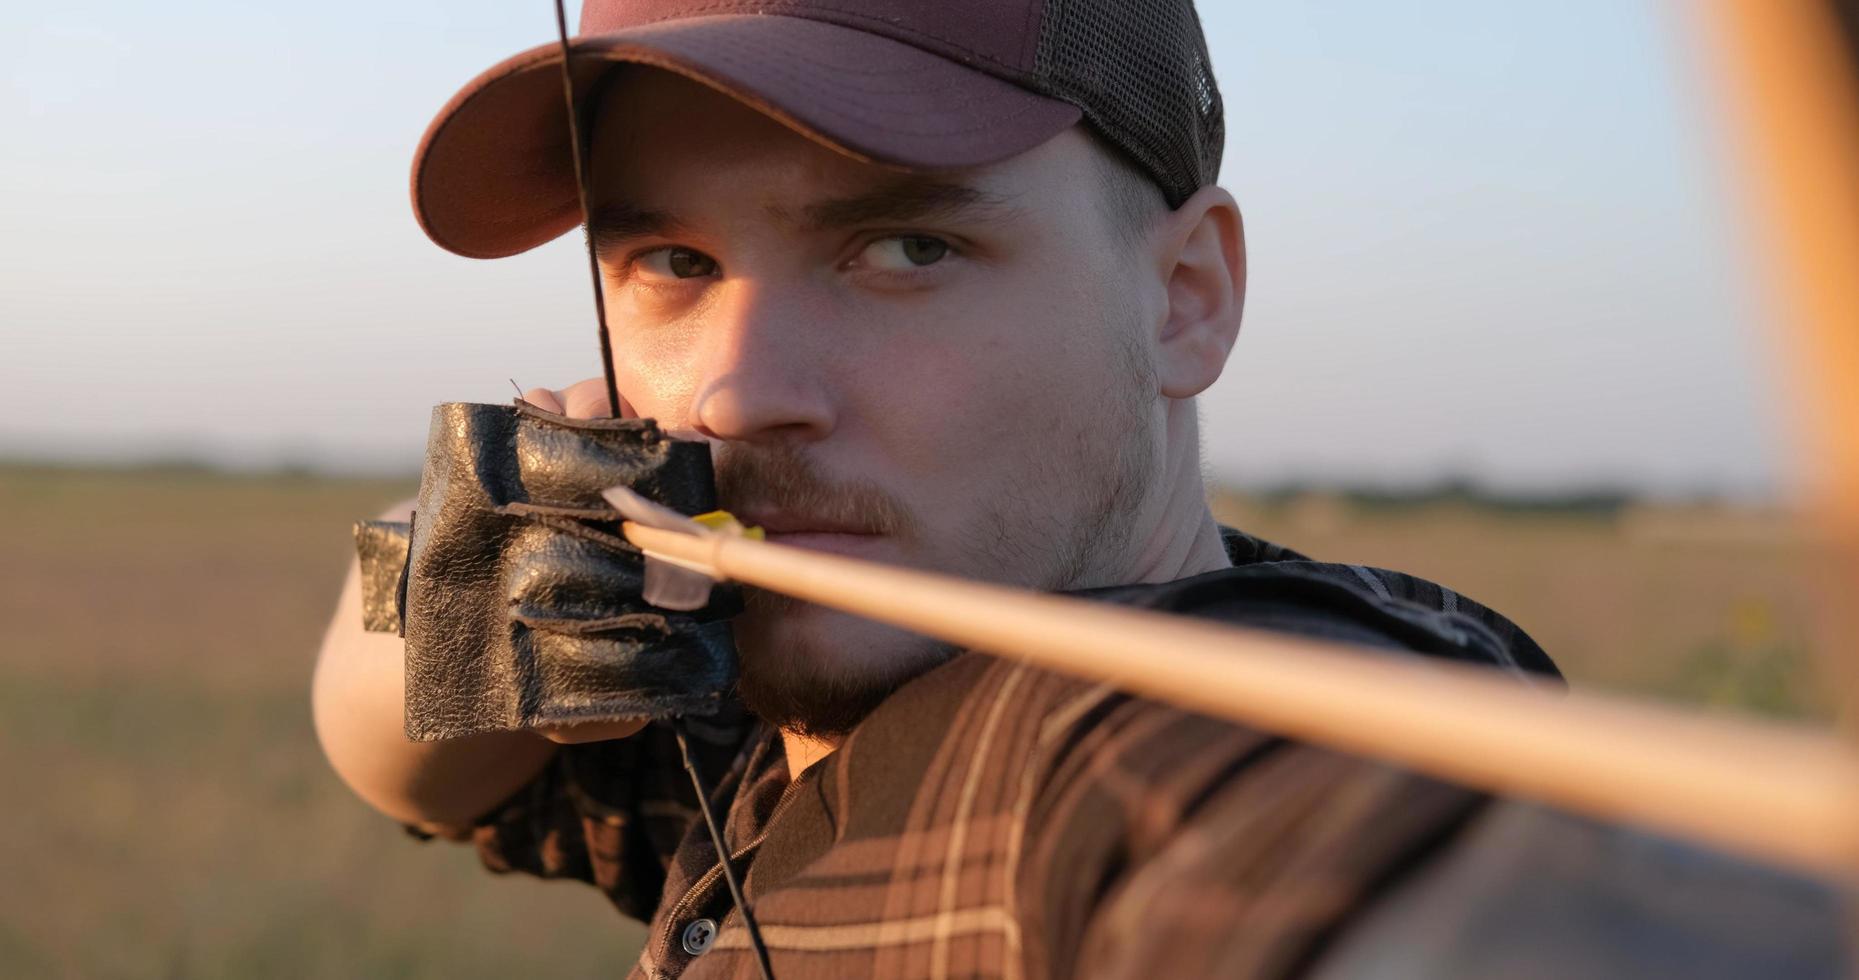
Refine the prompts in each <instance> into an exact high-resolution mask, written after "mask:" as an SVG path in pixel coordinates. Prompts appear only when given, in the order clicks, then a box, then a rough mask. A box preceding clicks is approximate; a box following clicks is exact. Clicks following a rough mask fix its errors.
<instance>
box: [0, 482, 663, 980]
mask: <svg viewBox="0 0 1859 980" xmlns="http://www.w3.org/2000/svg"><path fill="white" fill-rule="evenodd" d="M412 489H413V488H412V486H411V485H410V484H409V483H406V482H399V481H361V480H326V479H316V478H310V477H299V478H291V477H232V476H225V475H216V474H211V473H203V472H189V471H185V470H175V471H155V472H149V471H143V472H123V473H111V472H82V471H61V470H48V469H30V468H21V467H0V556H4V558H5V560H4V561H0V784H3V785H5V786H6V787H7V796H8V798H9V801H10V802H9V804H8V805H6V806H0V867H4V869H5V875H6V879H7V881H6V885H5V887H0V977H7V978H15V977H37V976H72V977H78V976H82V977H241V978H244V977H273V976H276V977H345V978H347V977H460V978H465V977H501V978H508V977H512V976H530V975H538V974H545V975H553V976H561V977H584V976H618V975H623V974H624V973H625V972H626V970H627V969H628V968H629V967H630V966H631V964H632V961H633V958H634V956H635V951H636V949H637V944H638V942H639V936H640V930H639V928H638V927H637V926H635V925H633V924H631V923H629V922H627V921H625V920H623V919H621V918H620V917H619V916H618V915H617V914H616V913H614V912H613V910H612V909H611V907H609V906H608V905H607V904H606V902H605V901H604V900H603V899H602V898H601V897H600V896H599V894H598V893H596V892H595V891H594V890H593V889H591V888H587V887H585V886H581V885H576V884H567V883H545V882H538V881H534V880H529V879H522V878H516V877H509V878H494V877H492V876H490V875H488V874H486V873H485V872H483V871H482V870H481V869H480V868H479V866H478V865H477V863H476V859H475V857H474V856H473V854H472V853H471V852H470V851H469V849H467V848H462V847H456V846H451V845H445V844H440V843H433V844H426V845H420V844H416V843H415V842H413V841H412V840H410V839H409V838H407V837H406V836H405V835H404V834H402V833H401V831H400V830H399V828H397V827H396V826H395V825H394V824H392V823H391V822H389V821H388V820H386V819H385V818H382V817H379V816H376V815H375V814H374V813H373V812H372V811H369V810H368V809H367V808H365V807H364V806H363V805H362V804H361V803H359V802H358V801H357V800H356V799H355V798H354V797H353V796H352V795H350V794H349V792H348V791H347V790H346V789H345V788H344V787H343V786H342V785H341V784H340V783H339V782H338V781H337V780H336V778H335V777H334V776H333V775H332V774H331V773H330V771H329V769H328V767H327V766H326V765H325V764H324V763H323V761H322V758H321V755H320V753H319V751H318V749H317V747H316V743H315V737H314V735H313V734H312V732H311V729H310V717H309V697H308V692H309V687H308V685H309V675H310V668H311V663H312V660H313V657H314V654H315V649H316V645H317V643H318V641H319V639H320V636H321V632H322V628H323V625H324V623H325V622H326V621H327V619H328V615H329V610H330V608H331V606H332V604H333V602H334V601H335V596H336V590H337V588H338V586H339V585H340V578H341V574H342V571H343V568H344V567H345V563H346V562H347V561H348V548H349V545H348V541H349V537H348V527H349V524H350V522H352V521H354V520H355V519H356V518H359V517H364V516H373V515H374V514H375V513H376V512H378V511H379V510H380V509H381V508H383V507H384V506H386V505H387V504H389V503H391V502H393V501H394V500H397V499H402V498H405V497H407V496H409V495H410V494H411V492H412Z"/></svg>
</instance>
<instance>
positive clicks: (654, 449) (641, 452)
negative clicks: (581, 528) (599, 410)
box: [511, 405, 716, 514]
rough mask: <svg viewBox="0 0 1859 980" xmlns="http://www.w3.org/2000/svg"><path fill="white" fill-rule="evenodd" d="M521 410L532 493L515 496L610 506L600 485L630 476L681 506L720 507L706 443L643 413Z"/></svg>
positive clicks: (526, 480)
mask: <svg viewBox="0 0 1859 980" xmlns="http://www.w3.org/2000/svg"><path fill="white" fill-rule="evenodd" d="M570 407H571V408H572V407H573V406H572V405H571V406H570ZM515 412H516V419H515V423H516V425H515V433H514V437H515V439H514V446H515V461H516V465H517V469H518V472H519V477H520V480H521V483H522V485H523V487H524V489H525V491H526V493H527V496H526V497H523V498H511V499H526V500H528V501H530V502H533V503H541V504H560V505H566V506H573V507H592V508H598V509H601V510H607V509H608V508H607V505H606V502H605V501H604V500H602V499H601V497H600V492H601V491H602V490H605V489H606V488H608V487H611V486H615V485H621V484H623V485H625V486H628V487H632V488H633V489H634V490H637V491H638V492H640V493H642V494H644V495H646V496H647V497H650V498H651V499H653V500H656V501H658V502H660V503H663V504H664V505H665V506H667V507H670V508H672V509H673V510H677V511H679V512H680V513H685V514H701V513H703V512H704V511H708V510H715V509H716V488H715V486H714V484H713V481H714V476H713V474H712V471H711V466H710V447H709V446H708V445H706V444H704V443H698V442H685V441H681V440H675V439H669V438H667V437H666V436H665V435H664V433H662V432H660V431H659V429H658V426H657V425H655V424H654V423H652V422H651V421H649V420H643V419H610V418H607V419H586V420H581V419H573V418H568V417H566V416H562V415H556V414H553V413H549V412H546V411H543V410H541V409H538V408H534V407H531V406H527V405H519V406H517V407H516V410H515Z"/></svg>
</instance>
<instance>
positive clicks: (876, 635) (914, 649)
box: [735, 590, 953, 737]
mask: <svg viewBox="0 0 1859 980" xmlns="http://www.w3.org/2000/svg"><path fill="white" fill-rule="evenodd" d="M745 591H746V592H748V593H749V594H748V597H747V598H748V610H747V611H746V612H745V613H744V614H743V615H741V616H739V617H737V618H736V620H735V632H736V647H737V650H738V652H739V653H740V656H741V660H742V681H741V688H740V690H741V693H742V700H743V704H744V705H745V706H746V707H747V708H748V709H749V710H750V711H752V712H754V713H755V715H756V716H758V717H760V718H761V719H762V720H763V721H766V722H768V723H769V724H771V725H774V726H776V727H779V728H783V729H787V730H790V731H794V732H797V733H800V734H803V735H811V736H816V737H834V736H839V735H844V734H845V733H847V732H849V731H851V730H852V729H853V728H854V727H856V726H857V725H858V723H859V722H861V721H863V720H864V719H865V716H866V715H869V714H870V713H871V712H872V711H873V710H874V709H876V708H877V707H878V705H880V704H882V703H883V702H884V700H885V699H886V698H888V697H890V695H891V694H892V692H894V691H896V690H897V689H898V688H899V687H902V686H903V685H904V684H905V683H907V682H908V681H910V680H911V679H912V678H914V677H917V676H918V675H920V674H923V673H924V672H926V671H928V670H930V669H931V668H933V667H935V666H937V665H938V664H940V663H942V662H944V661H946V660H948V659H949V657H950V656H951V655H952V653H953V651H952V650H951V649H950V648H948V647H947V646H946V645H944V644H940V643H937V642H935V641H933V640H930V639H927V638H925V637H921V636H917V635H916V634H913V633H907V632H905V631H903V630H898V629H894V628H892V627H889V626H885V625H883V624H880V623H874V622H871V621H869V620H864V619H860V618H858V617H856V616H851V615H848V614H846V613H841V612H837V611H835V610H831V609H826V608H824V607H821V606H815V605H812V604H809V603H797V602H794V601H792V600H785V599H780V597H772V598H773V599H775V600H779V601H771V597H770V596H769V595H768V594H767V593H760V594H758V593H757V591H756V590H745Z"/></svg>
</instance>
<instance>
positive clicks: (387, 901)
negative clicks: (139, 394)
mask: <svg viewBox="0 0 1859 980" xmlns="http://www.w3.org/2000/svg"><path fill="white" fill-rule="evenodd" d="M410 491H411V487H410V485H408V484H407V483H404V482H380V481H377V482H368V481H352V480H328V479H318V478H311V477H295V478H293V477H279V476H271V477H231V476H224V475H215V474H209V473H200V472H187V471H141V472H123V473H110V472H85V471H70V470H47V469H33V468H25V467H11V468H7V467H0V556H3V557H4V558H5V561H4V562H0V781H3V784H4V785H5V786H6V787H7V789H8V797H9V803H8V804H7V805H5V806H0V867H3V868H4V872H5V876H6V886H5V887H4V888H0V977H8V978H14V977H34V976H84V977H92V976H104V977H269V976H292V977H296V976H309V977H460V978H468V977H499V978H508V977H512V976H536V975H549V976H558V977H584V976H585V977H592V976H616V975H621V974H623V973H624V972H625V970H626V968H627V967H628V966H629V965H630V963H631V960H632V955H633V952H632V951H633V950H634V949H635V947H636V943H637V942H638V938H639V930H638V928H637V927H636V926H634V925H632V924H630V923H626V922H624V921H623V920H621V919H619V917H618V916H617V915H616V914H614V913H613V912H612V911H611V910H610V909H609V908H608V907H607V906H606V905H605V903H604V902H603V901H602V900H601V899H600V898H599V897H598V896H597V895H596V893H594V892H593V890H592V889H588V888H585V887H581V886H576V885H570V884H545V883H539V882H534V881H530V880H524V879H517V878H494V877H491V876H489V875H487V874H485V873H483V872H482V871H480V870H479V869H478V866H477V864H476V862H475V859H474V857H473V856H472V855H471V854H470V853H469V852H468V851H466V850H464V849H462V848H457V847H451V846H445V845H439V844H427V845H420V844H416V843H414V842H412V841H411V840H409V839H408V838H406V837H405V836H403V835H402V834H401V833H400V831H399V830H398V829H397V828H396V827H394V826H393V825H392V824H391V823H389V822H388V821H386V820H384V819H382V818H379V817H376V816H374V815H373V814H372V813H371V812H370V811H368V810H366V809H365V808H364V807H363V806H362V805H361V804H360V803H359V802H357V801H355V800H354V799H353V797H351V796H350V795H349V794H348V793H347V791H346V790H345V789H344V788H343V787H342V786H341V785H340V784H338V783H337V781H336V780H335V777H334V776H332V775H331V774H330V772H329V771H328V769H327V768H326V766H325V765H324V764H323V762H322V760H321V757H320V755H319V754H318V751H317V748H316V745H315V741H314V738H313V736H312V734H311V731H310V720H309V706H308V678H309V672H310V667H311V661H312V658H313V655H314V651H315V648H316V644H317V642H318V639H319V637H320V634H321V630H322V627H323V624H324V622H325V619H326V617H327V614H328V610H329V607H330V604H331V603H332V601H333V599H334V597H335V593H336V589H337V586H338V584H339V582H338V579H339V577H340V574H341V571H342V569H343V567H344V564H345V562H346V561H347V555H348V547H349V544H348V542H349V538H348V525H349V523H350V522H351V521H353V520H354V519H356V518H358V517H362V516H369V515H372V514H374V513H375V512H376V511H378V510H379V509H380V508H381V507H382V506H384V505H386V504H387V503H389V502H391V501H393V500H395V499H399V498H402V497H405V496H407V495H408V494H409V493H410ZM1219 510H1220V513H1221V514H1222V516H1223V517H1224V518H1226V519H1228V520H1231V521H1234V522H1235V523H1238V524H1240V525H1241V526H1244V527H1246V528H1248V529H1249V530H1253V531H1254V532H1255V533H1259V534H1262V535H1264V536H1266V537H1271V538H1274V539H1275V540H1279V541H1281V542H1283V543H1285V544H1289V545H1292V546H1294V547H1298V548H1300V549H1302V550H1306V551H1308V552H1310V553H1312V554H1314V555H1316V556H1319V557H1323V558H1326V559H1335V560H1348V561H1357V562H1365V563H1371V564H1380V565H1386V566H1390V567H1396V568H1402V569H1406V570H1410V571H1413V572H1416V573H1419V574H1422V575H1426V576H1428V577H1432V578H1435V579H1438V580H1440V581H1442V582H1444V583H1446V584H1448V585H1450V586H1453V587H1454V588H1457V589H1459V590H1461V591H1463V592H1465V593H1466V594H1468V595H1471V596H1473V597H1474V598H1478V599H1480V600H1482V601H1484V602H1486V603H1488V604H1490V605H1493V606H1495V607H1497V608H1499V609H1501V610H1504V611H1505V612H1507V613H1509V614H1510V615H1511V616H1513V617H1514V618H1515V619H1516V620H1517V621H1518V622H1519V623H1521V624H1522V625H1523V626H1524V627H1525V628H1527V629H1529V630H1531V631H1532V632H1533V633H1534V634H1535V635H1536V636H1537V637H1538V638H1539V639H1540V640H1541V641H1542V642H1543V644H1544V646H1545V647H1547V648H1548V649H1549V650H1550V652H1551V653H1552V654H1553V655H1555V656H1556V657H1557V658H1558V659H1559V660H1560V661H1561V662H1562V663H1563V665H1564V667H1565V668H1566V669H1567V671H1568V673H1569V674H1570V676H1571V677H1572V678H1573V679H1574V681H1575V682H1576V683H1577V684H1584V685H1591V686H1598V687H1612V688H1622V689H1629V690H1634V691H1638V692H1644V693H1649V694H1654V695H1658V696H1662V697H1668V698H1677V699H1683V700H1692V701H1705V702H1711V703H1715V704H1719V705H1723V706H1726V707H1734V708H1747V709H1753V710H1759V711H1764V712H1768V713H1772V714H1782V715H1805V716H1811V715H1816V714H1821V713H1824V712H1825V710H1826V701H1825V695H1824V692H1823V691H1822V690H1821V686H1820V685H1818V684H1817V683H1816V680H1815V676H1814V673H1813V670H1812V665H1811V663H1810V658H1809V651H1808V649H1807V647H1806V643H1805V640H1804V639H1803V638H1804V636H1805V635H1806V621H1807V616H1808V613H1809V605H1808V603H1809V600H1808V598H1807V596H1806V595H1805V594H1804V589H1803V587H1802V583H1803V561H1802V555H1803V550H1802V547H1801V545H1800V544H1799V542H1798V541H1797V540H1796V539H1795V537H1794V535H1793V534H1792V532H1791V531H1790V530H1789V528H1788V526H1787V525H1786V523H1785V522H1782V521H1779V520H1777V519H1775V518H1772V517H1767V516H1764V515H1750V514H1729V513H1718V512H1708V511H1697V512H1693V511H1660V510H1641V511H1629V512H1627V513H1625V514H1622V515H1620V516H1618V517H1616V518H1597V517H1577V516H1561V517H1558V516H1517V515H1506V514H1499V513H1493V512H1487V511H1481V510H1476V509H1468V508H1463V507H1459V508H1438V507H1436V508H1409V509H1400V510H1386V509H1384V510H1375V511H1368V510H1361V509H1359V508H1350V507H1348V506H1345V505H1341V504H1338V503H1337V502H1336V501H1325V500H1322V499H1309V500H1300V501H1294V502H1292V503H1290V504H1288V505H1282V506H1269V507H1268V506H1262V505H1259V504H1255V503H1249V502H1247V501H1245V500H1243V499H1237V498H1236V499H1230V500H1223V501H1221V503H1220V506H1219Z"/></svg>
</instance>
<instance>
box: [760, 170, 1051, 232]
mask: <svg viewBox="0 0 1859 980" xmlns="http://www.w3.org/2000/svg"><path fill="white" fill-rule="evenodd" d="M778 210H779V209H778ZM1021 214H1022V212H1021V211H1020V209H1018V208H1015V207H1013V205H1012V204H1011V203H1010V202H1009V201H1008V199H1007V198H1004V197H1001V196H999V195H997V194H991V193H988V192H987V191H983V190H981V189H979V188H976V187H971V186H969V185H967V184H962V183H957V182H955V181H950V180H939V179H935V178H925V177H913V178H906V179H903V180H897V181H892V182H891V183H888V184H884V185H882V186H880V187H876V188H874V189H872V190H869V191H864V192H861V193H858V194H854V195H851V196H849V197H841V198H834V199H832V200H825V201H816V202H814V203H812V204H809V205H807V206H806V207H804V208H802V209H801V212H800V219H799V220H800V223H801V224H802V225H804V226H805V227H807V228H808V229H809V230H813V231H820V230H827V229H833V228H846V227H850V226H854V225H866V224H879V223H884V222H900V221H921V220H924V219H927V218H941V219H944V220H953V219H957V218H960V219H966V220H976V221H985V222H989V223H1004V222H1008V221H1012V220H1014V219H1015V218H1017V217H1019V216H1020V215H1021ZM779 216H781V217H786V216H787V215H786V213H785V211H784V210H781V211H780V214H779Z"/></svg>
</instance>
